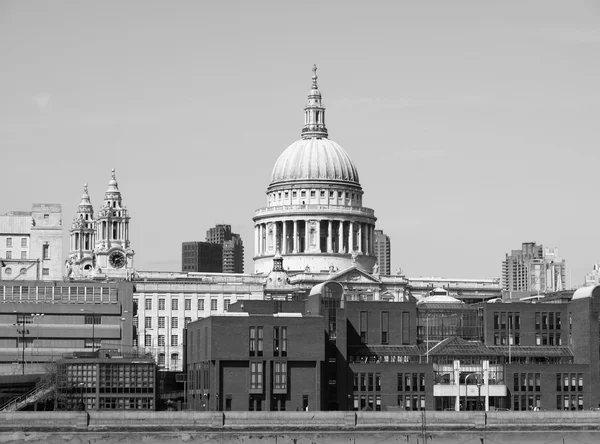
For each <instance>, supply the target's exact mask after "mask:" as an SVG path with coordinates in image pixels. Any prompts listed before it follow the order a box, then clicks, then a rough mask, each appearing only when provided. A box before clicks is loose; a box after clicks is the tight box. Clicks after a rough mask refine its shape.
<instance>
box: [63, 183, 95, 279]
mask: <svg viewBox="0 0 600 444" xmlns="http://www.w3.org/2000/svg"><path fill="white" fill-rule="evenodd" d="M95 225H96V223H95V222H94V208H93V207H92V203H91V201H90V195H89V194H88V185H87V183H86V184H84V186H83V194H82V195H81V201H80V202H79V207H78V209H77V214H76V215H75V218H74V219H73V223H72V224H71V229H70V230H69V233H70V236H69V237H70V243H69V259H68V260H67V263H66V264H65V275H66V276H67V277H69V276H71V275H74V276H76V277H88V276H90V275H91V274H92V273H93V270H94V263H93V252H94V243H95V237H96V227H95Z"/></svg>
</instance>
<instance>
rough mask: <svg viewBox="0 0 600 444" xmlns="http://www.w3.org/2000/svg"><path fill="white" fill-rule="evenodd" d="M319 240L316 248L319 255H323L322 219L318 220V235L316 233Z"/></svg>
mask: <svg viewBox="0 0 600 444" xmlns="http://www.w3.org/2000/svg"><path fill="white" fill-rule="evenodd" d="M316 236H317V238H316V239H315V240H316V242H315V246H316V249H317V251H318V252H319V253H322V251H321V219H317V233H316Z"/></svg>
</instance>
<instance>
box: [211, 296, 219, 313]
mask: <svg viewBox="0 0 600 444" xmlns="http://www.w3.org/2000/svg"><path fill="white" fill-rule="evenodd" d="M217 302H218V301H217V299H211V300H210V311H217Z"/></svg>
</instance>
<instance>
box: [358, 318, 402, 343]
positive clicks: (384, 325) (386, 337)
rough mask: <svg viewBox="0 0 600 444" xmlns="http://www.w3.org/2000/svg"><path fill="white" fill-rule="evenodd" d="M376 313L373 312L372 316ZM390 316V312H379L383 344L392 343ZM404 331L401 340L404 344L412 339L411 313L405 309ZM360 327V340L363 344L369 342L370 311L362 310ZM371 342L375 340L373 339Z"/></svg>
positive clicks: (380, 339) (359, 321) (380, 338)
mask: <svg viewBox="0 0 600 444" xmlns="http://www.w3.org/2000/svg"><path fill="white" fill-rule="evenodd" d="M373 315H374V314H373V313H372V314H371V316H373ZM389 322H390V316H389V312H387V311H381V312H379V327H380V331H379V332H380V336H379V341H380V342H381V344H389V343H390V334H389V332H390V325H389ZM401 325H402V331H401V335H402V337H401V338H400V339H401V340H400V342H401V343H402V344H408V343H409V341H410V313H409V312H406V311H403V312H402V324H401ZM358 329H359V332H360V340H361V342H362V343H363V344H367V343H368V342H369V336H368V332H369V312H367V311H361V312H360V316H359V320H358ZM371 342H372V343H373V342H375V341H374V340H373V339H371Z"/></svg>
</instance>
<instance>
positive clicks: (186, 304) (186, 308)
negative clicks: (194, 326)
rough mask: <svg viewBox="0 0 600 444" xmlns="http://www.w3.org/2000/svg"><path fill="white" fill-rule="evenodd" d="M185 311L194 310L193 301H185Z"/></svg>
mask: <svg viewBox="0 0 600 444" xmlns="http://www.w3.org/2000/svg"><path fill="white" fill-rule="evenodd" d="M183 309H184V310H191V309H192V300H191V299H185V300H184V301H183Z"/></svg>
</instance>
